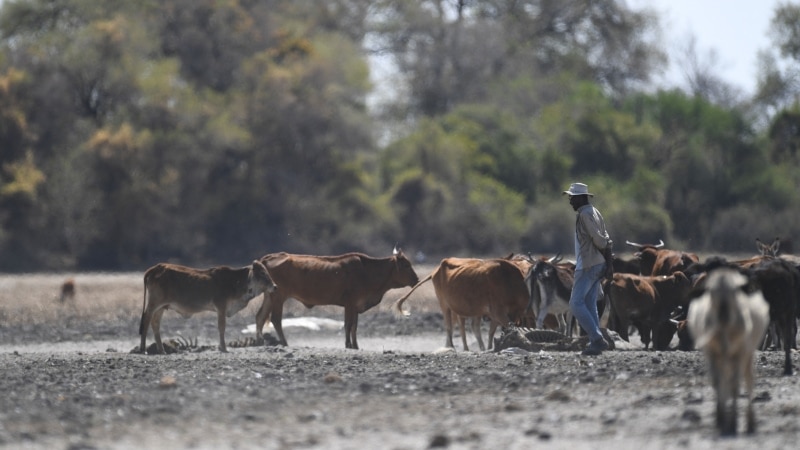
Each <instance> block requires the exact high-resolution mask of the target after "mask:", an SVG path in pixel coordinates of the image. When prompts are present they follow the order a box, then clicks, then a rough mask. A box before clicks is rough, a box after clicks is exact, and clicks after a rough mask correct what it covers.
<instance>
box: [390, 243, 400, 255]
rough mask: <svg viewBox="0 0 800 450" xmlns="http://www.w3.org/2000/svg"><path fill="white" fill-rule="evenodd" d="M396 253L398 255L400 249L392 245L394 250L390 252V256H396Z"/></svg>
mask: <svg viewBox="0 0 800 450" xmlns="http://www.w3.org/2000/svg"><path fill="white" fill-rule="evenodd" d="M398 253H400V248H399V247H398V246H397V244H394V250H392V255H395V256H397V254H398Z"/></svg>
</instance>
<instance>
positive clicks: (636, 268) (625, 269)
mask: <svg viewBox="0 0 800 450" xmlns="http://www.w3.org/2000/svg"><path fill="white" fill-rule="evenodd" d="M611 265H612V267H613V268H614V273H632V274H634V275H639V274H641V273H642V269H641V267H642V263H641V262H640V261H639V258H635V257H634V258H631V259H622V258H619V257H617V256H614V258H613V259H612V260H611Z"/></svg>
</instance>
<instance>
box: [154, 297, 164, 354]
mask: <svg viewBox="0 0 800 450" xmlns="http://www.w3.org/2000/svg"><path fill="white" fill-rule="evenodd" d="M165 310H166V308H161V309H159V310H157V311H155V312H154V313H153V318H152V319H150V325H151V326H152V328H153V338H155V340H156V349H158V353H160V354H162V355H164V354H166V353H167V352H166V351H164V344H162V343H161V316H163V315H164V311H165Z"/></svg>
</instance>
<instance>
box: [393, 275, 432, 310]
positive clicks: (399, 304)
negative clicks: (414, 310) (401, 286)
mask: <svg viewBox="0 0 800 450" xmlns="http://www.w3.org/2000/svg"><path fill="white" fill-rule="evenodd" d="M434 273H436V272H435V271H434V272H433V273H431V274H430V275H428V276H427V277H425V278H423V279H422V280H420V281H419V282H418V283H417V284H415V285H414V287H412V288H411V290H410V291H408V292H407V293H406V295H404V296H402V297H400V299H399V300H397V301H396V302H394V304H393V305H392V310H393V311H394V312H395V314H398V315H401V316H408V315H410V313H409V312H407V311H403V303H405V301H406V300H407V299H408V297H409V296H410V295H411V294H412V293H413V292H414V291H415V290H416V289H417V288H418V287H420V286H421V285H422V284H423V283H426V282H428V281H429V280H430V279H431V278H433V274H434Z"/></svg>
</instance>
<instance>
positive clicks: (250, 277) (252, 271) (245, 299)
mask: <svg viewBox="0 0 800 450" xmlns="http://www.w3.org/2000/svg"><path fill="white" fill-rule="evenodd" d="M276 288H277V286H275V283H274V282H273V281H272V278H271V277H270V276H269V272H267V268H266V266H264V264H262V263H261V262H260V261H258V260H255V261H253V264H252V265H251V266H250V267H249V270H248V272H247V286H245V290H244V293H243V294H242V296H241V297H239V299H238V300H237V301H235V302H232V303H230V304H229V305H228V309H227V312H226V314H227V316H228V317H231V316H233V315H234V314H236V313H237V312H239V311H241V310H243V309H244V308H245V307H246V306H247V304H248V303H250V300H252V299H253V298H255V297H256V296H258V295H260V294H261V293H264V295H269V293H271V292H273V291H274V290H275V289H276Z"/></svg>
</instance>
